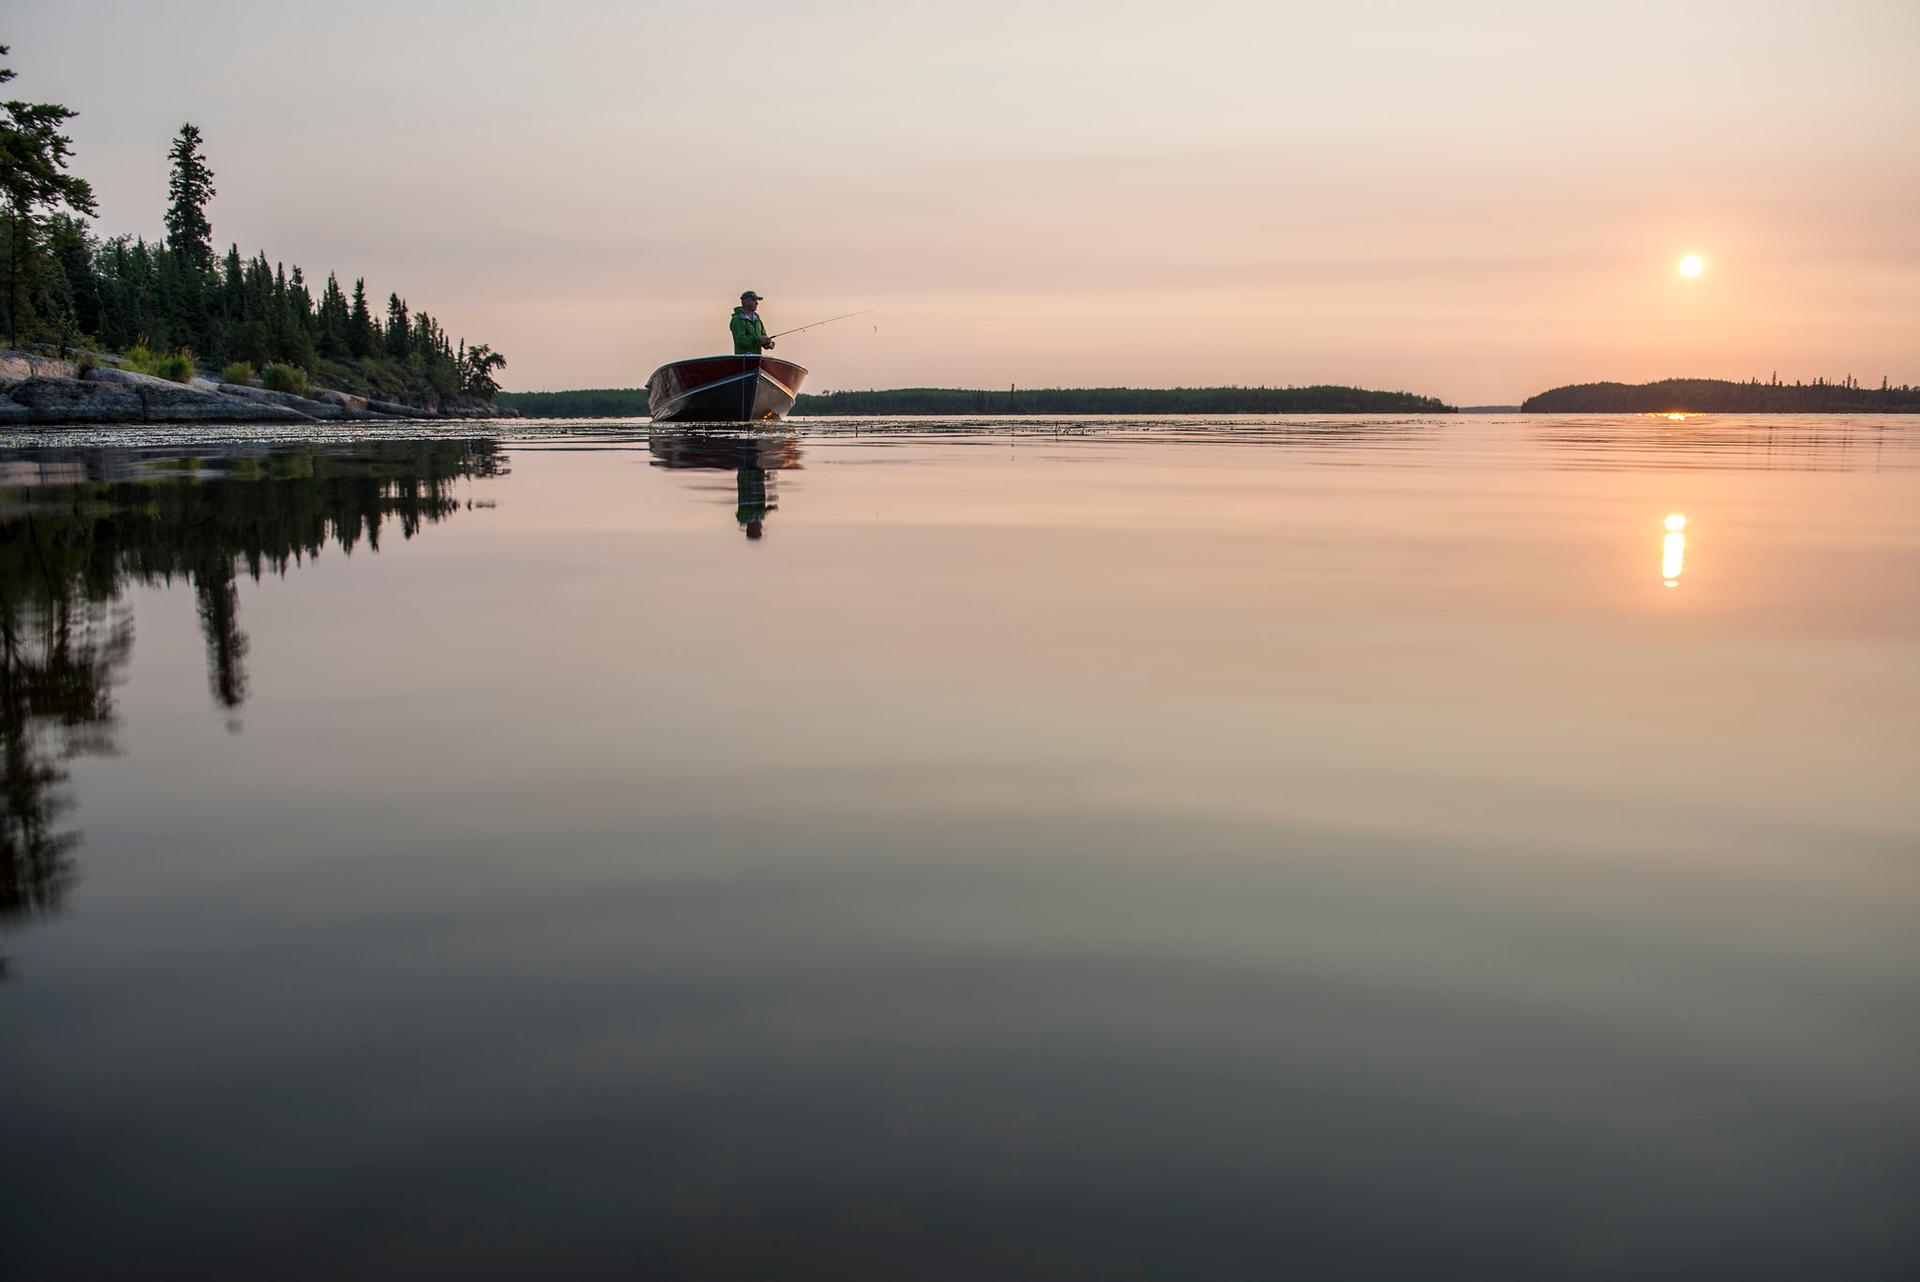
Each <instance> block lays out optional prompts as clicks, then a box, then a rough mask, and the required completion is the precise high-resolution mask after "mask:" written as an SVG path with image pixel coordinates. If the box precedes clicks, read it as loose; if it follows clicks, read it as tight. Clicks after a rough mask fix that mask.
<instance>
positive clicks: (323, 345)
mask: <svg viewBox="0 0 1920 1282" xmlns="http://www.w3.org/2000/svg"><path fill="white" fill-rule="evenodd" d="M347 321H348V316H347V296H346V295H345V294H343V293H341V292H340V278H339V277H338V276H335V275H334V274H333V273H332V272H328V273H327V287H326V289H325V290H323V291H321V294H320V307H319V310H318V312H317V314H316V316H315V320H314V331H315V333H314V345H315V346H316V347H317V348H318V349H319V351H320V355H322V356H324V357H326V358H327V359H329V360H336V361H337V360H339V359H340V358H341V357H343V356H345V355H347Z"/></svg>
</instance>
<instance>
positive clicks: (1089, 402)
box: [498, 386, 1453, 418]
mask: <svg viewBox="0 0 1920 1282" xmlns="http://www.w3.org/2000/svg"><path fill="white" fill-rule="evenodd" d="M498 401H499V403H500V404H502V405H505V406H510V407H512V408H513V409H516V410H518V411H519V412H520V413H521V414H523V415H525V416H527V417H530V418H644V417H645V416H646V413H647V389H646V388H644V387H609V388H587V389H583V390H580V391H571V392H502V393H500V394H499V397H498ZM793 412H794V414H796V415H810V414H812V415H818V414H838V415H847V416H852V417H872V416H876V415H878V416H884V415H896V414H897V415H906V416H921V415H925V416H942V417H944V416H953V415H967V414H998V415H1007V414H1451V413H1453V408H1452V407H1451V406H1449V405H1446V404H1444V403H1443V402H1441V401H1439V400H1436V399H1434V398H1433V397H1431V396H1416V395H1414V394H1413V393H1411V392H1374V391H1368V390H1366V389H1364V388H1359V387H1327V386H1321V387H1042V388H1017V389H1009V390H1008V391H1004V392H1001V391H978V390H975V389H971V388H957V387H901V388H894V389H891V390H888V391H871V392H823V393H819V394H817V395H816V394H809V393H804V392H803V393H802V394H801V395H800V398H799V399H798V400H797V401H795V402H794V406H793Z"/></svg>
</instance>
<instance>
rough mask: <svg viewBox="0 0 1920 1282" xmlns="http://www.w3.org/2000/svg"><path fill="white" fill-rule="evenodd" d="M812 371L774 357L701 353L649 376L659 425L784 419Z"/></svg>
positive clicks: (649, 392)
mask: <svg viewBox="0 0 1920 1282" xmlns="http://www.w3.org/2000/svg"><path fill="white" fill-rule="evenodd" d="M806 377H807V371H806V370H805V369H804V368H802V367H801V366H799V365H795V364H794V363H793V362H792V361H783V360H780V359H778V358H776V357H772V356H700V357H696V358H695V359H693V360H690V361H675V362H673V364H671V365H662V366H661V367H660V368H659V369H657V370H655V371H653V377H652V378H649V379H648V380H647V407H648V412H649V413H650V414H651V415H652V417H653V419H654V421H655V422H658V423H766V422H773V421H777V420H779V419H783V418H785V417H786V416H787V412H788V411H789V410H791V409H792V408H793V401H794V398H795V397H796V396H798V395H800V384H801V383H802V382H804V381H805V380H806Z"/></svg>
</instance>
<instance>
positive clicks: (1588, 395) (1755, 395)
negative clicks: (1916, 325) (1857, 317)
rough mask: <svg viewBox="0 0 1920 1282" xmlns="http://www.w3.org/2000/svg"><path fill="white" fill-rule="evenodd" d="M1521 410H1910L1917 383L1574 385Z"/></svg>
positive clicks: (1919, 409) (1916, 402)
mask: <svg viewBox="0 0 1920 1282" xmlns="http://www.w3.org/2000/svg"><path fill="white" fill-rule="evenodd" d="M1520 408H1521V409H1522V410H1524V411H1527V412H1529V413H1535V414H1565V413H1584V414H1912V413H1920V387H1909V386H1906V385H1901V386H1898V387H1896V386H1893V385H1892V384H1891V383H1890V382H1889V381H1888V380H1886V379H1882V380H1881V381H1880V386H1878V387H1862V386H1860V384H1859V382H1858V381H1857V380H1855V379H1854V378H1853V376H1852V375H1848V376H1847V377H1846V378H1844V379H1842V380H1841V381H1839V382H1837V383H1829V382H1828V381H1826V380H1825V379H1820V378H1817V379H1815V380H1814V381H1813V382H1811V383H1783V382H1781V381H1780V380H1779V378H1778V376H1775V377H1774V378H1772V379H1770V380H1768V381H1766V382H1762V381H1760V380H1759V379H1757V378H1756V379H1749V380H1747V381H1746V382H1744V383H1736V382H1733V381H1731V380H1729V379H1723V378H1668V379H1662V380H1661V381H1660V382H1658V383H1577V384H1574V385H1572V386H1568V387H1556V388H1554V389H1553V390H1552V391H1548V392H1542V393H1540V394H1539V395H1538V396H1530V397H1528V398H1527V400H1526V402H1525V403H1524V404H1522V405H1521V406H1520Z"/></svg>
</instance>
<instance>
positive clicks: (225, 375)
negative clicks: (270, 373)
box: [220, 361, 259, 387]
mask: <svg viewBox="0 0 1920 1282" xmlns="http://www.w3.org/2000/svg"><path fill="white" fill-rule="evenodd" d="M257 377H259V375H257V374H256V373H255V372H254V369H253V362H252V361H234V362H233V363H232V364H230V365H228V366H227V367H226V368H225V369H223V370H221V371H220V381H221V382H223V383H237V384H238V385H240V386H241V387H245V386H247V384H249V383H251V382H253V380H254V379H255V378H257Z"/></svg>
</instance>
